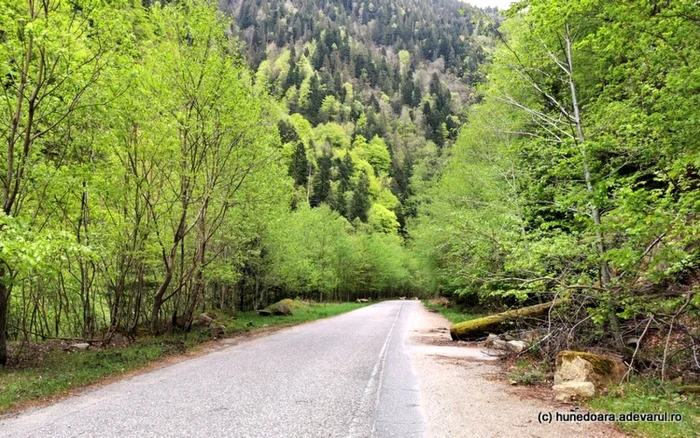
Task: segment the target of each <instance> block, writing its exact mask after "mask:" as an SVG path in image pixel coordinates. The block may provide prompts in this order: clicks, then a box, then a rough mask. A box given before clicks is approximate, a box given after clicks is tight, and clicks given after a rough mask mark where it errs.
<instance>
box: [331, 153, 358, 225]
mask: <svg viewBox="0 0 700 438" xmlns="http://www.w3.org/2000/svg"><path fill="white" fill-rule="evenodd" d="M354 167H355V165H354V164H353V162H352V158H351V157H350V154H346V155H345V156H344V157H343V159H342V160H338V179H339V180H340V183H339V184H338V193H337V195H336V197H335V198H336V200H335V203H336V205H335V210H336V211H337V212H338V213H340V214H341V215H343V216H345V217H346V218H349V214H348V213H349V211H348V205H347V202H346V201H345V193H346V192H349V191H350V189H351V186H350V177H351V176H352V171H353V169H354Z"/></svg>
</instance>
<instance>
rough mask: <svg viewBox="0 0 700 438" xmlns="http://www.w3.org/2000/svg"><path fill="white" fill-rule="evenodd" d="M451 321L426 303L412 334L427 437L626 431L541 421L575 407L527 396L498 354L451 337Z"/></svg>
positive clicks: (615, 437) (615, 434) (615, 435)
mask: <svg viewBox="0 0 700 438" xmlns="http://www.w3.org/2000/svg"><path fill="white" fill-rule="evenodd" d="M449 326H450V322H449V321H447V320H446V319H445V318H444V317H443V316H442V315H440V314H438V313H433V312H430V311H428V310H427V309H426V308H424V307H422V308H421V309H420V311H418V312H416V317H415V318H414V319H413V321H412V327H411V330H410V335H409V339H408V342H409V343H410V346H411V348H410V352H411V359H412V361H413V364H414V367H415V371H416V373H417V374H418V376H419V378H420V394H421V404H422V406H423V407H424V415H425V419H426V423H427V427H426V434H425V436H426V437H427V438H467V437H478V438H490V437H514V438H515V437H542V438H544V437H547V438H557V437H591V438H595V437H611V438H621V437H627V436H628V435H626V434H624V433H622V432H620V431H619V430H618V429H617V428H616V427H615V426H612V425H603V424H592V423H564V422H556V421H552V422H551V424H540V423H539V421H538V415H539V414H540V413H541V412H551V413H552V414H554V413H555V412H569V411H571V410H572V408H573V406H570V405H563V404H560V403H556V402H555V401H554V399H553V397H552V400H551V401H547V400H542V399H541V395H538V396H537V397H528V396H527V392H526V391H524V390H523V388H513V387H511V386H510V385H508V384H506V383H504V382H503V381H501V380H500V379H498V378H497V376H499V375H500V374H501V373H502V368H501V366H500V365H499V363H498V361H497V360H495V357H494V356H491V355H490V354H489V352H488V351H486V350H485V349H483V348H476V347H473V346H468V345H466V344H464V343H454V342H452V341H451V340H450V335H449V330H447V328H448V327H449ZM579 412H581V411H579Z"/></svg>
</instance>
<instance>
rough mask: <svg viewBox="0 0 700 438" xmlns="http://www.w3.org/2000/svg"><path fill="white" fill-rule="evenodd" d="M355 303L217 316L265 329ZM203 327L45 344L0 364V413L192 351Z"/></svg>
mask: <svg viewBox="0 0 700 438" xmlns="http://www.w3.org/2000/svg"><path fill="white" fill-rule="evenodd" d="M366 305H367V304H358V303H323V304H318V303H313V304H303V305H302V304H300V305H295V306H294V308H293V309H292V311H293V315H290V316H260V315H258V314H257V312H239V313H238V315H237V316H236V317H235V318H234V317H233V316H232V315H227V314H224V313H222V312H218V311H217V312H216V313H217V316H218V318H217V322H218V323H219V324H222V325H225V326H226V329H227V335H226V337H236V336H239V335H241V334H244V333H250V332H253V333H254V332H256V331H264V330H265V329H266V328H268V327H276V326H277V327H280V326H291V325H296V324H300V323H303V322H306V321H312V320H316V319H320V318H326V317H330V316H335V315H339V314H341V313H345V312H349V311H351V310H355V309H358V308H360V307H363V306H366ZM210 340H211V337H210V335H209V332H208V331H207V330H197V329H195V328H193V329H192V331H191V332H189V333H179V334H168V335H163V336H157V337H154V336H143V337H139V338H138V339H137V341H136V342H134V343H132V344H130V345H128V346H122V347H116V348H106V349H98V350H79V351H65V350H63V349H61V348H49V349H47V350H48V351H46V352H44V353H43V354H41V355H40V356H39V357H37V358H36V359H35V360H31V361H29V360H28V361H25V362H24V363H22V364H20V365H19V366H17V367H15V368H9V369H2V368H0V415H2V414H6V413H9V412H12V411H15V410H18V409H21V408H22V407H24V406H28V405H31V404H33V403H39V404H40V403H42V402H46V401H50V400H52V399H54V398H57V397H60V396H64V395H68V394H70V392H71V391H72V390H75V389H77V388H80V387H83V386H86V385H90V384H94V383H99V382H101V381H104V380H106V379H108V378H118V376H119V375H123V374H127V373H130V372H134V371H137V370H139V369H140V368H143V367H146V366H147V365H149V364H152V363H153V362H155V361H158V360H160V359H164V358H167V357H171V356H176V355H179V354H183V353H186V352H188V351H191V350H192V349H193V348H194V347H196V346H199V345H202V344H203V343H205V342H207V341H210Z"/></svg>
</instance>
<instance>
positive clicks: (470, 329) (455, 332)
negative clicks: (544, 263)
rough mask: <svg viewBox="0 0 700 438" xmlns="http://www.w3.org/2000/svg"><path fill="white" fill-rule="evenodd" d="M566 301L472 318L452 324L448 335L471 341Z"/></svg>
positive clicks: (457, 339) (540, 313) (454, 339)
mask: <svg viewBox="0 0 700 438" xmlns="http://www.w3.org/2000/svg"><path fill="white" fill-rule="evenodd" d="M566 301H567V300H558V301H556V302H554V301H550V302H548V303H542V304H537V305H535V306H530V307H523V308H521V309H515V310H509V311H507V312H503V313H497V314H495V315H489V316H485V317H483V318H477V319H472V320H471V321H464V322H460V323H457V324H452V327H450V336H452V340H453V341H473V340H476V339H478V338H481V337H484V336H487V335H488V334H489V333H496V332H499V331H503V326H504V325H505V323H507V322H511V321H513V320H516V319H521V318H534V317H536V316H540V315H544V314H545V313H547V312H548V311H549V309H550V308H551V307H552V306H554V305H556V304H562V303H565V302H566Z"/></svg>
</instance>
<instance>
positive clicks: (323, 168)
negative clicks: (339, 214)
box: [309, 154, 331, 207]
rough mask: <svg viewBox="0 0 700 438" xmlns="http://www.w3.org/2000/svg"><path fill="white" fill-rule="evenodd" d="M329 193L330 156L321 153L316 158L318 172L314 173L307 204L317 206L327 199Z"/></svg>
mask: <svg viewBox="0 0 700 438" xmlns="http://www.w3.org/2000/svg"><path fill="white" fill-rule="evenodd" d="M330 193H331V157H330V155H326V154H323V155H322V156H320V157H319V158H318V172H316V175H314V187H313V191H312V192H311V198H310V199H309V204H311V206H312V207H318V206H319V205H321V204H322V203H323V202H326V201H328V195H330Z"/></svg>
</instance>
